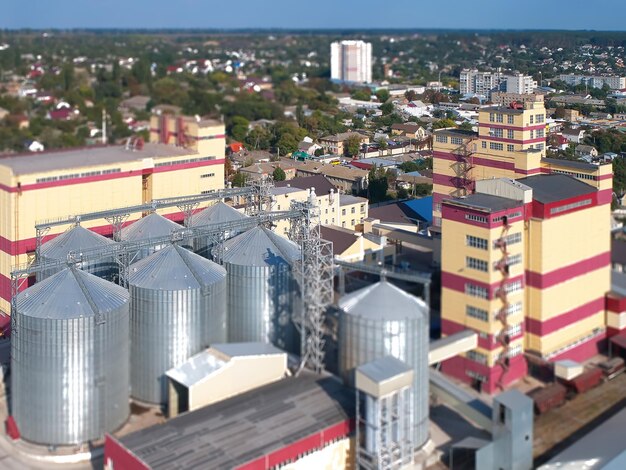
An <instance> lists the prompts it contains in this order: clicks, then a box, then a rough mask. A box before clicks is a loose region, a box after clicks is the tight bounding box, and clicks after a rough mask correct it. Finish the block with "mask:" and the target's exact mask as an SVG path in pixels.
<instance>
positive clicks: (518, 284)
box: [504, 281, 522, 294]
mask: <svg viewBox="0 0 626 470" xmlns="http://www.w3.org/2000/svg"><path fill="white" fill-rule="evenodd" d="M504 290H505V291H506V293H507V294H511V293H512V292H519V291H521V290H522V281H514V282H510V283H508V284H507V285H506V286H505V288H504Z"/></svg>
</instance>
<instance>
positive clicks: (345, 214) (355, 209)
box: [338, 194, 369, 230]
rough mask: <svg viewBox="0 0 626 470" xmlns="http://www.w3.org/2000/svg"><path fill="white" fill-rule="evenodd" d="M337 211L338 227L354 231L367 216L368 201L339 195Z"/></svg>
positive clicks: (362, 198) (347, 195)
mask: <svg viewBox="0 0 626 470" xmlns="http://www.w3.org/2000/svg"><path fill="white" fill-rule="evenodd" d="M339 211H340V212H339V224H338V225H340V226H341V227H343V228H348V229H350V230H355V229H357V228H358V226H359V225H360V224H362V223H363V221H364V220H365V219H367V218H368V216H369V214H368V213H369V201H368V200H367V199H366V198H364V197H357V196H351V195H349V194H340V195H339Z"/></svg>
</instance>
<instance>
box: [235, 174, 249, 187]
mask: <svg viewBox="0 0 626 470" xmlns="http://www.w3.org/2000/svg"><path fill="white" fill-rule="evenodd" d="M247 179H248V178H247V177H246V175H244V174H243V173H241V172H239V171H238V172H237V173H235V176H233V186H237V187H242V186H245V185H246V181H247Z"/></svg>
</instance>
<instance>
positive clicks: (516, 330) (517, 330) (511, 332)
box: [506, 323, 522, 336]
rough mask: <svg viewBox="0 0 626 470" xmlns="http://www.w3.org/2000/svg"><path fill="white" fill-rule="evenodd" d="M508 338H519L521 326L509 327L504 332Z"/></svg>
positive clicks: (519, 324)
mask: <svg viewBox="0 0 626 470" xmlns="http://www.w3.org/2000/svg"><path fill="white" fill-rule="evenodd" d="M506 332H507V333H508V335H509V336H519V335H521V334H522V324H521V323H518V324H517V325H511V326H509V328H508V329H507V330H506Z"/></svg>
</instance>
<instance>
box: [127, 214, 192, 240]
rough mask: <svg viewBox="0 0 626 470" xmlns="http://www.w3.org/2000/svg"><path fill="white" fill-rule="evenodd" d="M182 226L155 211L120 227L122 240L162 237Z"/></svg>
mask: <svg viewBox="0 0 626 470" xmlns="http://www.w3.org/2000/svg"><path fill="white" fill-rule="evenodd" d="M182 228H183V227H182V226H181V225H179V224H177V223H176V222H173V221H171V220H169V219H167V218H165V217H163V216H162V215H160V214H157V213H156V212H153V213H152V214H149V215H147V216H145V217H142V218H141V219H139V220H138V221H136V222H133V223H132V224H130V225H128V226H126V227H124V228H123V229H122V240H146V239H148V238H155V237H164V236H166V235H169V234H171V233H172V231H174V230H180V229H182Z"/></svg>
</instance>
